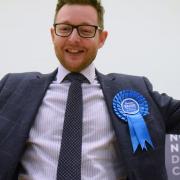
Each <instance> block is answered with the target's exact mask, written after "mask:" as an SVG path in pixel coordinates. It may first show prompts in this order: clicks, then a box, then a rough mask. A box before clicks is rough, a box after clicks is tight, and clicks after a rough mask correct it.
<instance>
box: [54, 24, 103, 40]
mask: <svg viewBox="0 0 180 180" xmlns="http://www.w3.org/2000/svg"><path fill="white" fill-rule="evenodd" d="M61 24H62V25H63V24H64V25H68V26H71V27H72V30H71V32H70V33H69V34H68V35H66V36H62V35H60V34H58V33H57V31H56V26H57V25H61ZM53 26H54V29H55V34H56V35H57V36H61V37H68V36H70V35H71V34H72V32H73V30H74V29H76V30H77V32H78V34H79V36H80V37H82V38H93V37H94V36H95V35H96V32H97V30H100V31H102V30H103V29H102V28H101V27H99V26H96V25H72V24H66V23H54V24H53ZM82 26H90V27H94V28H95V31H94V34H93V36H89V37H86V36H82V35H81V34H80V32H79V29H78V28H79V27H82Z"/></svg>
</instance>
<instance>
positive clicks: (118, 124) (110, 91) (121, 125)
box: [96, 71, 138, 179]
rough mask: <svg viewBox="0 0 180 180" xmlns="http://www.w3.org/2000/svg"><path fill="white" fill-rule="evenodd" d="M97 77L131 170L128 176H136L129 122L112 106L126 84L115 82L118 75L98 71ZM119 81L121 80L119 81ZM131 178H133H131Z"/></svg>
mask: <svg viewBox="0 0 180 180" xmlns="http://www.w3.org/2000/svg"><path fill="white" fill-rule="evenodd" d="M96 74H97V77H98V80H99V82H100V84H101V87H102V91H103V94H104V98H105V101H106V104H107V107H108V110H109V114H110V117H111V122H112V125H113V127H114V130H115V135H116V137H117V141H118V145H119V146H118V147H119V153H121V154H122V155H121V157H123V159H121V160H124V164H125V167H126V169H127V170H128V171H129V172H131V173H128V177H131V176H133V179H136V178H137V177H136V178H135V176H136V175H135V174H132V172H133V165H132V163H131V162H132V159H133V158H134V157H133V151H132V146H131V140H130V135H129V128H128V125H127V123H125V122H124V121H123V120H121V119H119V118H118V117H117V116H116V115H115V114H114V112H113V108H112V101H113V98H114V96H115V95H116V94H117V93H118V92H119V91H121V90H124V88H125V87H124V86H125V85H124V84H122V83H117V82H115V80H116V77H115V76H105V75H103V74H101V73H99V72H98V71H97V73H96ZM118 82H119V81H118ZM130 179H131V178H130ZM137 179H138V178H137Z"/></svg>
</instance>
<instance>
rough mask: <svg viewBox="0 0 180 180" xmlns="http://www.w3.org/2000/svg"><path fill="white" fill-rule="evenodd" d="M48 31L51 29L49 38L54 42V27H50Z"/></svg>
mask: <svg viewBox="0 0 180 180" xmlns="http://www.w3.org/2000/svg"><path fill="white" fill-rule="evenodd" d="M50 31H51V39H52V42H54V39H55V32H54V28H53V27H52V28H51V29H50Z"/></svg>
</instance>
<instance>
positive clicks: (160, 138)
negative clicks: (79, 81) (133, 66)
mask: <svg viewBox="0 0 180 180" xmlns="http://www.w3.org/2000/svg"><path fill="white" fill-rule="evenodd" d="M55 75H56V71H55V72H53V73H51V74H48V75H42V74H40V73H21V74H8V75H6V76H5V77H4V78H3V79H2V80H1V82H0V180H15V179H17V174H18V168H19V162H20V159H21V156H22V154H23V152H24V150H25V148H26V140H27V138H28V135H29V131H30V129H31V126H32V124H33V122H34V119H35V117H36V114H37V111H38V108H39V106H40V105H41V102H42V100H43V97H44V95H45V93H46V90H47V88H48V86H49V84H50V83H51V82H52V80H53V79H54V78H55ZM97 76H98V79H99V82H100V84H101V87H102V90H103V93H104V97H105V101H106V103H107V107H108V110H109V114H110V117H111V122H112V125H113V127H114V130H115V134H116V137H117V140H118V147H119V149H118V151H119V153H121V154H122V155H123V160H124V164H125V167H126V169H127V174H128V180H167V174H166V169H165V134H166V133H171V134H173V133H175V134H179V133H180V101H177V100H174V99H172V98H171V97H168V96H167V95H165V94H159V93H158V92H154V91H153V90H152V86H151V84H150V83H149V81H148V80H147V79H146V78H144V77H136V76H129V75H122V74H109V75H103V74H101V73H99V72H97ZM126 89H127V90H134V91H137V92H139V93H140V94H142V95H143V96H144V97H145V98H146V100H147V101H148V104H149V114H148V115H147V116H145V118H144V119H145V122H146V124H147V127H148V129H149V133H150V136H151V138H152V142H153V144H154V149H153V148H151V147H149V148H148V151H145V150H144V151H142V150H141V148H138V150H137V151H136V152H135V153H133V150H132V145H131V140H130V135H129V129H128V125H127V123H125V122H124V121H122V120H120V119H119V118H118V117H117V116H116V115H115V114H114V112H113V109H112V99H113V98H114V96H115V95H116V94H117V93H118V92H119V91H121V90H126Z"/></svg>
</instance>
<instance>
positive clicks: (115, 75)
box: [106, 73, 146, 81]
mask: <svg viewBox="0 0 180 180" xmlns="http://www.w3.org/2000/svg"><path fill="white" fill-rule="evenodd" d="M106 76H107V77H110V78H114V79H117V80H118V79H119V80H133V81H139V80H143V81H144V78H146V77H144V76H138V75H129V74H120V73H109V74H107V75H106Z"/></svg>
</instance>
